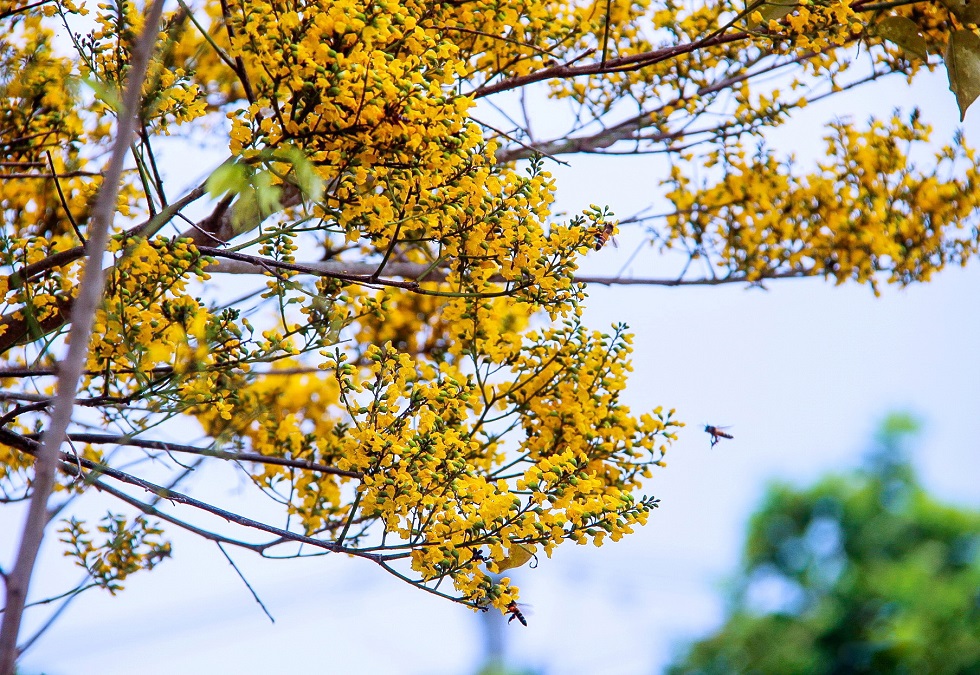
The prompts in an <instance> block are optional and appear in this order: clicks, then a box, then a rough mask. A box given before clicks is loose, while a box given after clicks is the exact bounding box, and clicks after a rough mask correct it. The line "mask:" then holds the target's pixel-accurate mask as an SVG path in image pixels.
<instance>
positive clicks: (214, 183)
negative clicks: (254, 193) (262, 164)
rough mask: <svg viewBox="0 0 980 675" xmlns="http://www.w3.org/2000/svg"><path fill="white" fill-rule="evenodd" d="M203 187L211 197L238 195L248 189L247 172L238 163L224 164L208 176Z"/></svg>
mask: <svg viewBox="0 0 980 675" xmlns="http://www.w3.org/2000/svg"><path fill="white" fill-rule="evenodd" d="M204 187H205V188H206V189H207V191H208V194H209V195H210V196H211V197H220V196H222V195H223V194H225V193H226V192H231V193H232V194H238V193H240V192H241V191H242V190H244V189H245V188H246V187H248V170H247V169H246V168H245V167H244V166H242V165H241V164H239V163H238V162H225V163H224V164H222V165H221V166H219V167H218V168H217V169H215V170H214V171H213V172H212V173H211V175H210V176H208V180H207V183H205V185H204Z"/></svg>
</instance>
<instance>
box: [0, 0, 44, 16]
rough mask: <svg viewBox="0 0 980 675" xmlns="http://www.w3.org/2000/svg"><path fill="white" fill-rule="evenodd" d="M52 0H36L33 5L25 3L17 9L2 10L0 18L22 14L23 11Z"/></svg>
mask: <svg viewBox="0 0 980 675" xmlns="http://www.w3.org/2000/svg"><path fill="white" fill-rule="evenodd" d="M49 2H51V0H40V2H35V3H34V4H33V5H24V6H23V7H17V8H16V9H8V10H7V11H6V12H0V20H3V19H6V18H7V17H10V16H14V15H16V14H20V13H21V12H27V11H30V10H32V9H34V8H35V7H40V6H41V5H46V4H48V3H49Z"/></svg>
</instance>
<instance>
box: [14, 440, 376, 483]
mask: <svg viewBox="0 0 980 675" xmlns="http://www.w3.org/2000/svg"><path fill="white" fill-rule="evenodd" d="M26 438H31V436H27V437H26ZM68 438H69V440H72V441H79V442H81V443H98V444H102V443H112V444H118V445H131V446H133V447H136V448H144V449H146V450H161V451H163V452H183V453H187V454H192V455H203V456H205V457H215V458H217V459H229V460H232V461H241V462H255V463H256V464H274V465H276V466H288V467H291V468H294V469H305V470H309V471H316V472H318V473H326V474H332V475H334V476H344V477H346V478H354V479H361V478H363V477H364V474H363V473H361V472H360V471H347V470H345V469H338V468H336V467H333V466H327V465H326V464H318V463H316V462H313V461H312V460H309V461H306V460H301V459H287V458H285V457H270V456H268V455H260V454H258V453H255V452H226V451H224V450H215V449H212V448H198V447H196V446H193V445H182V444H179V443H169V442H167V441H150V440H143V439H140V438H130V437H128V436H116V435H113V434H87V433H72V434H69V437H68Z"/></svg>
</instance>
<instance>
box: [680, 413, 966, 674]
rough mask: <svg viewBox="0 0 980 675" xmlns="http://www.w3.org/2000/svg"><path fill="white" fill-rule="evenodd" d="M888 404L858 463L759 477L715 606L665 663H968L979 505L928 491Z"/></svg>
mask: <svg viewBox="0 0 980 675" xmlns="http://www.w3.org/2000/svg"><path fill="white" fill-rule="evenodd" d="M917 430H918V425H917V424H916V423H915V422H914V420H912V419H911V418H910V417H909V416H907V415H892V416H890V417H888V418H887V419H886V420H885V422H884V424H883V425H882V428H881V431H880V432H879V434H878V436H877V438H876V443H875V446H876V447H875V449H874V451H873V452H872V453H871V455H870V456H869V462H868V465H867V467H866V468H864V469H863V470H861V471H858V472H856V473H854V474H851V475H846V476H830V477H827V478H825V479H823V480H822V481H820V482H819V483H818V484H817V485H816V486H814V487H812V488H810V489H805V490H798V489H794V488H792V487H789V486H785V485H777V486H774V487H772V488H770V490H769V492H768V494H767V496H766V498H765V501H764V504H763V506H762V508H761V509H760V510H759V511H758V513H756V514H755V515H754V516H753V517H752V520H751V523H750V527H749V533H748V541H747V543H746V548H745V553H744V562H743V569H742V571H741V572H740V574H739V578H738V580H737V583H736V584H735V591H734V594H733V603H732V606H731V609H730V612H729V616H728V618H727V620H726V622H725V624H724V626H722V628H721V629H720V630H719V631H718V632H717V633H716V634H715V635H713V636H711V637H708V638H706V639H704V640H702V641H700V642H698V643H696V644H694V645H693V646H692V647H691V649H690V650H689V652H688V653H687V655H686V657H685V658H684V659H683V660H682V661H680V662H678V663H677V664H675V665H674V666H672V667H671V668H670V669H669V671H668V672H670V673H794V674H798V673H980V512H978V511H975V510H968V509H963V508H954V507H951V506H946V505H943V504H940V503H938V502H937V501H935V500H934V499H933V498H932V497H930V496H929V495H928V494H927V493H926V491H925V490H924V489H923V488H922V487H921V486H920V485H919V483H918V482H917V480H916V477H915V474H914V472H913V470H912V468H911V466H910V465H909V464H908V461H907V454H906V452H905V447H906V446H907V444H908V441H909V440H910V439H911V438H912V437H914V435H915V432H916V431H917Z"/></svg>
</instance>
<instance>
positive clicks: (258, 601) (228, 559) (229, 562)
mask: <svg viewBox="0 0 980 675" xmlns="http://www.w3.org/2000/svg"><path fill="white" fill-rule="evenodd" d="M214 543H215V544H216V545H217V546H218V549H219V550H220V551H221V552H222V553H223V554H224V556H225V559H226V560H227V561H228V564H229V565H231V566H232V569H234V570H235V573H236V574H238V578H239V579H241V580H242V583H244V584H245V588H247V589H248V592H249V593H251V594H252V597H253V598H255V602H257V603H259V607H261V608H262V611H263V612H265V615H266V616H267V617H269V621H271V622H272V623H275V622H276V620H275V618H274V617H273V616H272V614H270V613H269V610H268V609H266V607H265V604H264V603H263V602H262V598H260V597H259V594H258V593H256V592H255V589H254V588H252V584H250V583H248V579H246V578H245V575H244V574H242V571H241V570H240V569H238V565H236V564H235V561H234V560H232V559H231V556H230V555H228V552H227V551H226V550H225V547H224V546H222V545H221V542H220V541H216V542H214Z"/></svg>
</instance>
